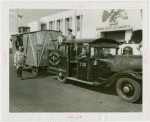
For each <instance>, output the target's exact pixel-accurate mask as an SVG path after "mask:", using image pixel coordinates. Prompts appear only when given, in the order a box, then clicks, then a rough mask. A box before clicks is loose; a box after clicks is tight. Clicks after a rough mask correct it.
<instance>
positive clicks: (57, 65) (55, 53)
mask: <svg viewBox="0 0 150 122" xmlns="http://www.w3.org/2000/svg"><path fill="white" fill-rule="evenodd" d="M48 62H49V66H48V72H50V73H54V74H58V73H60V72H61V73H62V75H64V76H67V75H68V70H67V69H68V62H69V61H68V55H67V54H64V53H63V51H60V50H49V55H48Z"/></svg>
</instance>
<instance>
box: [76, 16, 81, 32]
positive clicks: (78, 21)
mask: <svg viewBox="0 0 150 122" xmlns="http://www.w3.org/2000/svg"><path fill="white" fill-rule="evenodd" d="M80 24H81V23H80V16H77V31H80Z"/></svg>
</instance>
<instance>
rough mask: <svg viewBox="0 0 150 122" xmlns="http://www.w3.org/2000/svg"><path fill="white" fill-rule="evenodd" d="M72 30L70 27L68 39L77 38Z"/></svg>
mask: <svg viewBox="0 0 150 122" xmlns="http://www.w3.org/2000/svg"><path fill="white" fill-rule="evenodd" d="M72 31H73V30H71V29H68V36H67V39H75V36H74V35H72Z"/></svg>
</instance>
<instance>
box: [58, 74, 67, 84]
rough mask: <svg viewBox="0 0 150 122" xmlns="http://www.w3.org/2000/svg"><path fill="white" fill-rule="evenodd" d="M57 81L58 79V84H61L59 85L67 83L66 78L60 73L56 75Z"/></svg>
mask: <svg viewBox="0 0 150 122" xmlns="http://www.w3.org/2000/svg"><path fill="white" fill-rule="evenodd" d="M57 79H58V80H59V82H61V83H66V82H67V79H66V77H65V76H62V73H61V72H59V73H58V75H57Z"/></svg>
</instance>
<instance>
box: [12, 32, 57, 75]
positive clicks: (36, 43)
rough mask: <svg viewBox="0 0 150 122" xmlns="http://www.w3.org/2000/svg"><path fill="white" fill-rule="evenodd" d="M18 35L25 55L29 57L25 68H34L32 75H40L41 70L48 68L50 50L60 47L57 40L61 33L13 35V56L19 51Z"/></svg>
mask: <svg viewBox="0 0 150 122" xmlns="http://www.w3.org/2000/svg"><path fill="white" fill-rule="evenodd" d="M18 35H19V36H20V38H21V40H22V42H23V47H24V53H25V54H26V56H27V58H26V60H25V66H32V73H33V74H34V75H38V72H39V69H40V68H46V67H48V50H49V49H57V47H58V45H57V44H58V43H57V41H56V39H57V37H58V35H59V32H58V31H53V30H44V31H36V32H29V33H22V34H15V35H12V49H13V55H14V54H15V52H16V51H17V49H16V45H15V42H16V41H17V36H18ZM54 40H55V41H54Z"/></svg>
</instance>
